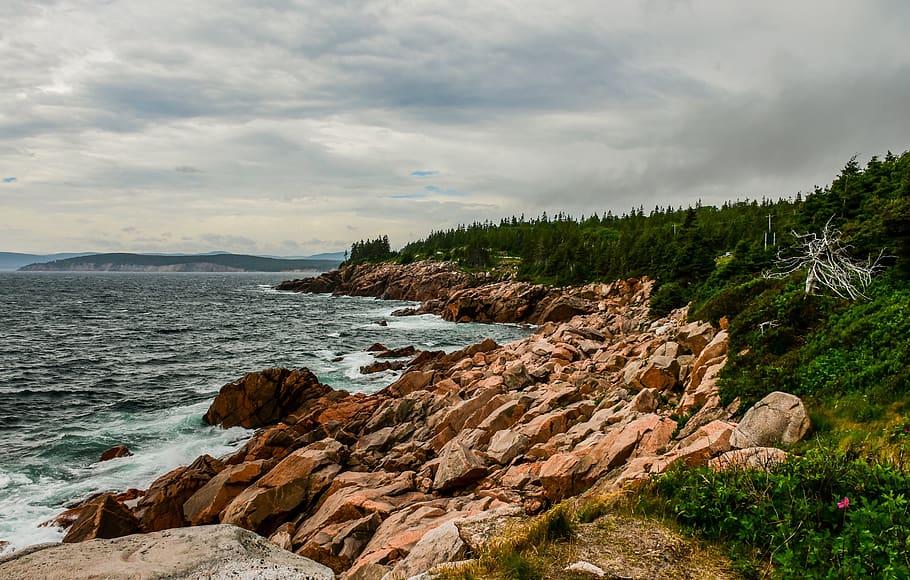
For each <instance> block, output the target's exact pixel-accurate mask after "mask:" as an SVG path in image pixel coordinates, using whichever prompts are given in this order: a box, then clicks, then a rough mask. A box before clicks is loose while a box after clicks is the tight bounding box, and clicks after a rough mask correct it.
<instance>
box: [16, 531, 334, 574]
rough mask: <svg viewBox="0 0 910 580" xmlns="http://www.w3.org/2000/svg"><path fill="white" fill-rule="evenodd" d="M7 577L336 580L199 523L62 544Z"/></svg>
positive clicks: (250, 539)
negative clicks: (109, 538)
mask: <svg viewBox="0 0 910 580" xmlns="http://www.w3.org/2000/svg"><path fill="white" fill-rule="evenodd" d="M0 578H4V579H5V580H35V579H38V578H48V579H50V578H53V579H54V580H84V579H85V578H105V579H108V580H133V579H136V578H187V579H197V580H201V579H203V578H207V579H214V578H275V579H277V578H281V579H282V580H285V579H286V580H333V579H334V578H335V575H334V574H333V573H332V571H331V570H330V569H328V568H326V567H325V566H322V565H321V564H317V563H316V562H313V561H312V560H308V559H306V558H303V557H301V556H297V555H295V554H292V553H290V552H287V551H285V550H282V549H281V548H279V547H277V546H275V545H274V544H272V543H271V542H269V541H268V540H266V539H265V538H261V537H259V536H257V535H256V534H254V533H252V532H248V531H246V530H242V529H240V528H237V527H234V526H224V525H219V526H198V527H192V528H181V529H177V530H167V531H163V532H156V533H150V534H136V535H131V536H126V537H122V538H116V539H113V540H96V541H93V542H84V543H78V544H58V545H52V546H50V547H47V548H44V549H41V550H37V551H33V552H30V553H24V554H22V555H19V556H14V557H13V558H12V559H11V560H7V561H5V562H3V563H2V564H0Z"/></svg>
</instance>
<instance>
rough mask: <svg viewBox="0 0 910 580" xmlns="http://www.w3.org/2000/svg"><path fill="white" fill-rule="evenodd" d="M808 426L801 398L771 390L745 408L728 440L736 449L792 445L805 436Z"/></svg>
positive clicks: (807, 417)
mask: <svg viewBox="0 0 910 580" xmlns="http://www.w3.org/2000/svg"><path fill="white" fill-rule="evenodd" d="M809 427H811V422H810V421H809V415H808V414H807V413H806V406H805V405H803V402H802V400H801V399H800V398H799V397H797V396H796V395H791V394H789V393H782V392H780V391H774V392H773V393H771V394H770V395H768V396H766V397H765V398H764V399H762V400H761V401H759V402H757V403H755V405H754V406H752V408H751V409H749V410H748V411H746V414H745V416H743V419H742V421H740V422H739V425H737V426H736V429H734V430H733V436H732V437H731V438H730V444H731V445H732V446H733V447H735V448H737V449H744V448H746V447H776V446H778V445H792V444H794V443H796V442H797V441H800V440H801V439H802V438H803V437H805V435H806V433H807V432H808V431H809Z"/></svg>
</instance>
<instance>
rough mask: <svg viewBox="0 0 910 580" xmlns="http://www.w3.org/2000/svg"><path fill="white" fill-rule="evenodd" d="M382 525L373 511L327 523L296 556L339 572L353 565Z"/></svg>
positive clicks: (378, 516)
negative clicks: (362, 515) (341, 520)
mask: <svg viewBox="0 0 910 580" xmlns="http://www.w3.org/2000/svg"><path fill="white" fill-rule="evenodd" d="M381 523H382V517H380V515H379V514H378V513H377V512H372V513H370V514H368V515H365V516H364V517H362V518H358V519H355V520H349V521H345V522H340V523H336V524H330V525H328V526H325V527H324V528H322V529H321V530H319V531H318V532H316V533H315V534H314V535H313V536H312V537H311V538H310V539H309V540H308V541H307V542H305V543H304V544H303V545H302V546H301V547H300V548H299V549H298V550H297V553H298V554H300V555H301V556H305V557H307V558H311V559H313V560H315V561H317V562H319V563H321V564H325V565H326V566H328V567H329V568H331V569H332V570H334V571H335V572H337V573H341V572H343V571H345V570H346V569H348V568H349V567H350V566H351V564H353V563H354V560H356V559H357V556H359V555H360V553H361V552H362V551H363V548H364V547H365V546H366V545H367V543H369V541H370V538H371V537H372V535H373V532H375V531H376V529H377V528H378V527H379V524H381Z"/></svg>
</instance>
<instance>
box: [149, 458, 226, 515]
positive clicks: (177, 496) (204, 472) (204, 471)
mask: <svg viewBox="0 0 910 580" xmlns="http://www.w3.org/2000/svg"><path fill="white" fill-rule="evenodd" d="M222 469H224V465H223V464H222V463H221V462H220V461H219V460H217V459H215V458H214V457H211V456H209V455H203V456H201V457H198V458H197V459H196V460H195V461H193V463H191V464H190V465H187V466H184V467H178V468H177V469H174V470H171V471H169V472H168V473H165V474H164V475H162V476H161V477H159V478H158V479H156V480H155V481H154V482H153V483H152V485H151V486H150V487H149V488H148V491H147V492H146V493H145V495H144V496H143V497H142V499H140V500H139V503H138V504H137V506H136V516H137V517H138V518H139V521H140V523H141V525H142V530H143V531H146V532H157V531H161V530H166V529H168V528H179V527H182V526H185V525H188V524H189V522H187V521H186V518H184V516H183V504H184V503H185V502H186V501H187V500H188V499H190V497H191V496H192V495H193V494H194V493H196V492H197V491H198V490H199V489H200V488H202V487H203V486H204V485H205V484H206V483H208V482H209V480H210V479H212V478H213V477H214V476H215V475H217V474H218V473H219V472H220V471H221V470H222Z"/></svg>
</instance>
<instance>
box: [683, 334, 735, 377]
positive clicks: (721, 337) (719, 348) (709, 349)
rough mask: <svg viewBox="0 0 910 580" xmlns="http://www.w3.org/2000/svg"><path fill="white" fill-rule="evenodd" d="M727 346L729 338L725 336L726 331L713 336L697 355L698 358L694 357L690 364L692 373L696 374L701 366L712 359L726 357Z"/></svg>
mask: <svg viewBox="0 0 910 580" xmlns="http://www.w3.org/2000/svg"><path fill="white" fill-rule="evenodd" d="M729 345H730V336H729V335H728V334H727V331H725V330H721V331H720V332H718V333H717V334H716V335H714V338H713V339H711V342H709V343H708V344H707V345H705V347H704V348H703V349H702V350H701V352H700V353H698V356H697V357H695V361H694V362H693V363H692V372H693V373H695V372H697V371H698V369H699V368H700V367H701V366H702V365H704V364H705V363H707V362H708V361H710V360H712V359H715V358H718V357H724V356H726V355H727V349H728V348H729Z"/></svg>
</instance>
